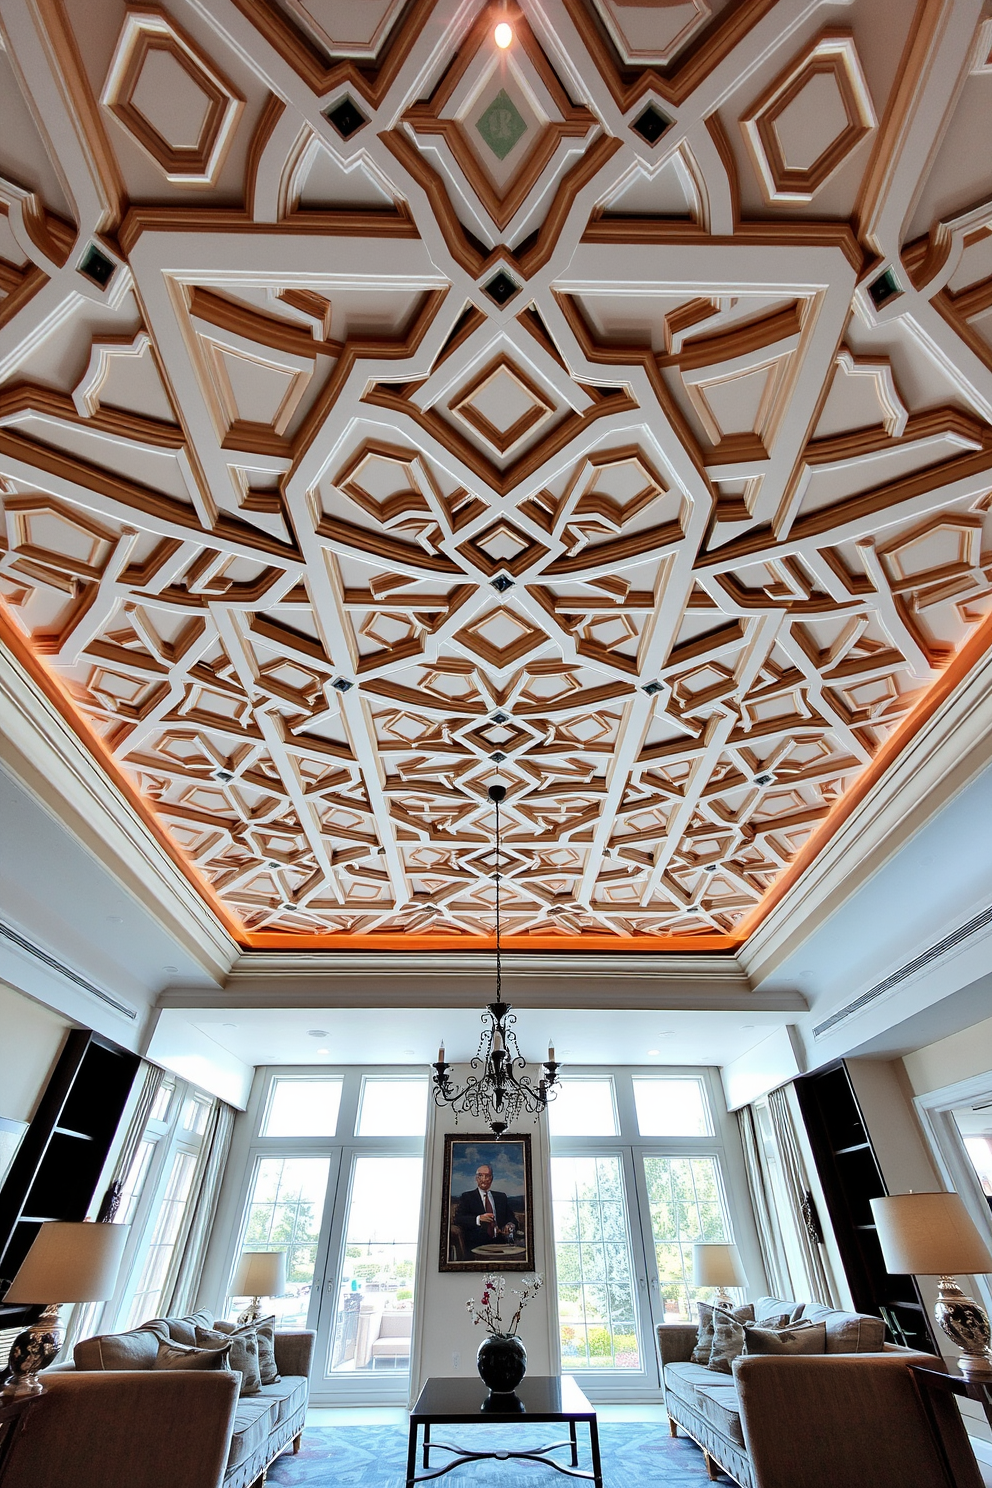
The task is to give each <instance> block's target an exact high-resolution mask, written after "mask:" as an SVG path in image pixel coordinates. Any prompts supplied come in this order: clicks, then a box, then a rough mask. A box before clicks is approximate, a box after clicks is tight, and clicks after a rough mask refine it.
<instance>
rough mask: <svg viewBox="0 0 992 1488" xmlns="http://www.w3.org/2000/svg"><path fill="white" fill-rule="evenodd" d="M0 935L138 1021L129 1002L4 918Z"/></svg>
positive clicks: (108, 1004) (84, 989) (109, 1005)
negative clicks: (114, 995) (79, 971)
mask: <svg viewBox="0 0 992 1488" xmlns="http://www.w3.org/2000/svg"><path fill="white" fill-rule="evenodd" d="M0 936H3V938H4V940H9V941H10V943H11V945H15V946H17V949H18V950H19V951H24V952H25V953H26V954H27V955H29V956H33V957H34V959H35V961H40V962H41V963H42V965H43V966H47V967H48V969H49V970H50V971H55V972H57V973H58V975H59V976H62V977H65V978H66V980H67V981H69V982H73V983H74V984H75V985H76V986H77V987H81V988H82V990H83V991H84V992H88V993H89V994H90V996H91V997H98V998H99V999H100V1001H101V1002H105V1003H106V1004H107V1006H108V1007H112V1008H113V1009H114V1012H115V1013H120V1014H121V1015H122V1016H123V1017H125V1018H130V1020H131V1022H132V1023H134V1022H136V1020H137V1017H138V1014H137V1011H136V1009H135V1008H133V1007H131V1006H130V1004H129V1003H126V1002H120V1001H119V1000H118V998H116V997H111V995H110V993H109V992H104V991H103V989H102V988H101V987H96V986H94V984H93V983H92V982H88V981H87V980H86V978H85V977H82V976H80V975H79V973H78V971H73V970H72V969H71V968H70V967H68V966H66V964H65V962H64V961H57V960H56V958H55V957H54V956H50V955H49V954H48V952H47V951H43V950H42V949H41V947H40V946H36V945H35V944H34V943H33V941H30V940H26V939H25V938H24V936H23V935H18V933H17V931H16V930H12V929H11V927H10V926H9V925H5V924H4V923H3V921H2V920H0Z"/></svg>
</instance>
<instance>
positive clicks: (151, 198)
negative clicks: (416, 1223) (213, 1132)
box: [0, 0, 992, 950]
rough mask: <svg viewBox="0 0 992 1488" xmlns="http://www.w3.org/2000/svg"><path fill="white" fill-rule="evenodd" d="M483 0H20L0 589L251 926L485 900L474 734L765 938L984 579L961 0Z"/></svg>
mask: <svg viewBox="0 0 992 1488" xmlns="http://www.w3.org/2000/svg"><path fill="white" fill-rule="evenodd" d="M497 9H498V11H499V14H497V13H496V10H494V8H493V7H492V6H489V5H482V4H475V5H469V6H464V5H463V6H461V7H459V6H457V5H456V4H454V3H446V0H444V3H442V0H438V3H432V0H408V3H405V4H404V3H400V0H366V3H364V4H362V5H361V6H356V5H354V4H353V3H345V0H210V4H209V5H203V4H200V3H195V0H174V3H170V4H168V5H167V6H165V7H164V8H151V7H148V8H143V7H140V6H127V5H123V4H118V3H116V0H115V3H113V4H110V3H108V4H103V5H101V6H99V7H97V12H96V15H95V16H94V12H93V8H92V7H91V6H89V5H87V4H85V3H83V0H64V3H60V4H56V0H38V3H37V4H36V5H34V6H32V7H27V6H24V5H22V4H20V3H19V0H0V23H2V28H3V47H4V50H3V52H2V53H0V73H2V74H3V77H2V79H0V88H2V89H3V90H4V91H5V96H6V97H7V99H8V102H7V104H6V105H5V107H6V108H7V109H8V112H9V115H10V117H9V119H8V120H7V123H6V125H5V127H4V129H3V131H2V133H0V212H2V215H0V379H2V381H0V506H2V511H3V522H2V525H0V624H2V634H3V636H4V637H6V640H7V643H8V644H9V645H10V646H12V647H14V648H15V649H16V650H17V652H18V654H19V655H21V656H23V657H24V659H25V660H26V662H27V663H28V664H29V665H30V666H31V667H32V669H33V671H34V673H35V675H36V677H37V678H38V679H39V681H40V682H41V684H42V685H43V686H44V687H45V688H46V689H47V690H48V691H49V693H50V694H51V695H53V696H57V697H58V700H59V703H60V706H62V707H63V709H64V710H65V711H66V712H67V714H68V715H69V716H71V718H72V719H73V721H74V722H75V724H76V726H77V727H78V729H79V731H80V733H81V735H82V736H83V738H84V739H86V740H88V741H89V742H90V743H91V746H92V747H93V749H94V750H95V751H96V752H97V754H98V756H99V757H100V758H101V759H102V760H103V761H104V762H105V764H106V766H107V769H108V771H109V772H110V774H111V775H112V776H113V778H114V779H115V780H116V781H117V782H118V783H119V784H121V785H122V787H123V788H124V789H126V790H127V791H128V792H130V793H131V796H132V799H133V800H134V801H135V803H136V804H137V805H138V807H139V808H140V810H141V811H142V812H143V813H144V814H145V815H146V818H147V819H148V821H149V822H150V823H151V824H152V825H153V829H154V830H155V831H156V832H157V833H159V835H160V836H161V837H162V838H163V839H164V840H166V841H167V842H168V844H169V847H170V850H171V851H172V852H173V854H174V855H176V856H177V857H178V859H179V860H180V861H181V862H182V863H183V865H184V866H185V867H186V869H187V871H188V872H189V874H190V876H191V878H192V879H193V880H194V881H195V882H196V883H197V885H198V886H199V887H200V888H201V890H202V891H203V893H204V894H205V895H207V897H208V898H209V899H210V900H211V902H212V903H213V904H214V905H215V906H216V907H217V908H218V910H219V912H220V913H221V914H223V915H224V917H225V918H226V920H227V923H228V924H229V925H230V926H231V927H232V929H233V931H234V933H235V934H236V935H237V936H238V937H239V938H240V939H241V940H242V941H243V942H244V943H245V944H250V945H256V946H280V945H285V946H293V945H296V946H309V945H327V946H348V945H354V946H364V945H370V944H377V945H383V946H403V945H406V946H409V945H410V943H411V941H410V937H416V938H417V941H416V943H417V944H418V945H425V944H435V945H441V944H452V945H457V944H459V943H461V944H463V945H464V946H465V947H466V948H471V947H473V946H475V947H478V946H481V945H486V944H488V943H490V942H491V935H492V928H493V918H494V917H493V906H494V897H495V884H494V881H493V871H494V857H493V851H492V845H491V844H492V833H493V826H494V823H493V819H492V815H491V808H490V805H489V803H488V800H487V796H486V792H487V787H488V786H489V784H490V783H492V782H493V781H494V780H495V779H497V778H498V779H499V780H501V781H502V783H503V784H504V785H505V786H506V788H507V799H506V804H505V807H504V811H503V825H504V834H505V836H504V841H505V855H506V856H505V864H504V876H503V882H502V884H501V890H502V907H503V913H504V924H505V927H506V931H507V940H508V944H511V945H517V946H519V947H525V946H542V945H553V946H557V947H561V948H568V947H582V946H588V947H590V948H605V947H610V948H615V949H624V948H629V949H646V948H650V949H657V950H664V949H666V948H675V947H678V948H685V947H693V946H697V947H699V948H703V947H706V948H714V947H720V946H727V947H730V946H733V945H736V944H738V943H739V942H740V940H741V939H742V938H743V937H744V936H745V935H746V934H747V933H748V932H749V930H750V929H751V928H752V927H753V926H754V925H755V924H756V923H758V921H759V919H760V917H761V916H762V914H763V913H765V912H766V909H767V906H768V905H769V903H771V902H772V899H773V898H774V896H775V895H776V894H777V893H780V892H781V890H782V886H783V885H784V884H786V883H788V882H789V881H790V876H792V877H794V876H795V875H796V874H797V873H798V872H799V871H800V869H801V868H802V866H803V864H804V863H806V862H807V861H808V860H809V857H810V854H811V853H813V852H815V850H816V848H817V845H818V844H819V843H821V842H822V841H823V840H825V837H826V834H828V833H829V831H830V830H831V823H832V822H834V821H836V820H837V817H838V813H839V812H841V811H842V810H844V809H845V802H847V803H848V804H849V803H850V801H851V799H852V795H851V793H852V792H854V793H857V792H859V791H863V790H864V789H865V787H866V783H867V782H869V781H873V780H875V779H877V778H879V776H880V774H882V773H883V772H884V769H885V767H886V766H887V764H888V763H889V762H890V761H891V759H892V758H894V757H895V754H896V752H897V750H898V747H899V745H900V741H901V740H903V739H905V738H906V737H907V736H908V733H909V732H910V731H911V730H912V729H913V728H914V727H915V726H917V724H918V722H919V720H920V718H921V717H922V716H923V714H924V712H925V710H926V708H927V704H928V699H932V698H933V696H934V694H933V689H934V687H935V685H936V684H938V682H939V680H940V679H941V678H942V677H943V676H945V674H946V673H947V669H948V668H949V667H951V668H952V669H953V668H955V667H957V668H958V669H960V668H961V667H962V666H964V665H965V664H966V662H967V659H968V657H969V655H970V653H969V652H968V651H965V652H962V647H964V646H965V645H966V643H967V642H968V641H969V640H970V639H972V638H977V639H975V640H973V643H972V649H974V646H975V645H976V644H977V645H981V644H984V635H985V631H986V630H987V629H988V628H989V627H988V625H985V626H984V629H983V624H984V622H986V618H987V616H988V615H989V612H990V609H992V178H990V175H989V167H988V152H987V151H986V150H985V149H984V148H982V149H976V148H975V143H976V140H978V139H984V138H985V137H986V135H987V120H988V110H989V104H990V99H992V60H990V54H989V53H990V44H992V35H990V27H989V23H988V21H987V20H983V17H982V7H981V5H980V4H978V3H973V0H956V3H955V4H954V5H953V6H951V5H948V4H940V3H937V0H934V3H933V4H930V5H925V6H923V7H922V8H921V7H918V6H917V5H916V4H915V0H892V3H891V4H889V5H887V6H886V7H885V27H884V34H880V32H879V27H878V10H877V5H876V3H875V0H852V3H848V4H846V5H837V4H832V5H830V6H826V5H818V4H816V3H811V4H800V3H793V0H778V3H771V0H739V3H733V0H722V3H721V0H710V3H708V4H704V3H702V0H693V3H691V4H674V5H673V4H659V5H644V4H643V3H641V4H620V3H614V0H547V3H545V4H543V5H540V6H538V5H536V4H535V5H531V4H528V3H523V4H522V5H521V7H520V9H519V10H515V9H514V10H512V12H511V14H510V19H511V21H512V25H513V30H514V40H513V44H512V46H511V47H510V48H509V49H508V50H506V51H500V50H499V49H498V48H497V47H496V46H495V45H494V42H493V37H492V31H493V25H494V21H495V20H496V19H499V18H501V16H502V15H503V7H502V6H500V7H497ZM838 17H839V18H840V21H842V23H843V24H840V22H839V20H838ZM983 119H984V121H985V123H984V125H983V124H982V122H981V121H982V120H983Z"/></svg>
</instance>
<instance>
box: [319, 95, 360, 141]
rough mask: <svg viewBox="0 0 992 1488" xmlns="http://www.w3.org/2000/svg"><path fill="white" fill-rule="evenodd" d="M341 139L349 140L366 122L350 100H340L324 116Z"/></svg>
mask: <svg viewBox="0 0 992 1488" xmlns="http://www.w3.org/2000/svg"><path fill="white" fill-rule="evenodd" d="M324 118H325V119H327V120H328V121H329V122H330V123H331V124H333V125H334V128H335V129H336V130H337V132H338V134H339V135H340V136H341V138H342V139H350V137H351V136H352V135H353V134H354V133H355V131H356V130H358V129H361V127H362V125H363V124H367V123H368V120H367V119H366V117H365V115H364V114H363V113H362V112H361V111H360V110H359V109H357V108H356V107H355V105H354V104H353V103H352V101H351V99H350V98H340V99H338V102H337V103H336V104H335V105H334V107H333V108H329V109H328V110H327V111H326V113H325V114H324Z"/></svg>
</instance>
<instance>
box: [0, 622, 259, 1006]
mask: <svg viewBox="0 0 992 1488" xmlns="http://www.w3.org/2000/svg"><path fill="white" fill-rule="evenodd" d="M0 713H2V715H3V727H2V728H0V760H2V761H3V764H4V766H5V767H6V768H7V769H8V770H9V771H10V773H11V775H13V776H14V777H15V779H17V780H18V781H19V782H20V783H21V785H23V786H24V788H25V789H26V790H28V791H29V792H30V793H31V795H32V796H34V798H35V799H36V800H37V801H38V802H39V803H40V804H41V805H42V806H43V807H44V809H45V810H46V811H47V812H48V813H49V815H50V816H52V817H54V818H55V820H56V821H58V822H60V823H61V825H62V826H64V827H66V828H67V829H68V830H69V831H71V832H72V833H73V835H74V836H75V837H76V838H77V839H78V841H79V842H81V843H82V844H83V846H84V847H86V848H87V849H88V850H89V852H91V853H92V854H93V856H94V857H95V858H96V859H97V860H98V861H99V862H100V863H102V864H103V866H104V867H105V868H106V869H107V871H108V872H110V873H111V874H112V875H113V877H114V878H115V879H116V880H117V881H118V882H119V883H120V885H121V886H122V887H123V888H124V889H126V890H127V892H128V893H129V894H131V895H132V896H133V897H134V898H135V899H136V900H137V901H138V903H139V904H141V906H142V908H143V909H145V910H146V911H147V912H148V913H149V914H151V915H152V916H153V917H154V918H155V919H156V920H157V921H158V923H159V924H160V925H161V926H162V927H163V929H164V930H166V932H167V933H169V934H171V935H173V936H174V937H175V939H176V940H177V941H178V942H179V943H180V944H181V945H182V947H183V949H184V950H185V951H187V952H188V953H189V954H190V955H191V956H193V957H194V959H195V960H196V961H197V962H198V963H199V964H200V965H201V966H202V967H203V969H204V971H205V972H206V973H207V974H208V975H210V976H212V977H214V978H215V979H216V980H218V981H222V980H223V978H224V976H225V975H226V973H227V971H228V969H229V968H230V966H231V965H232V964H233V962H234V961H235V959H236V957H237V955H238V946H237V945H236V944H235V942H234V941H233V940H232V939H231V938H230V936H229V935H228V934H227V932H226V931H225V930H224V928H223V926H222V925H221V924H220V922H219V920H218V919H217V917H216V915H215V914H214V913H213V911H212V910H211V909H210V907H209V905H207V903H206V902H205V901H204V899H203V898H202V897H201V896H200V895H199V894H198V893H197V892H196V891H195V889H194V888H193V886H192V884H191V883H190V881H189V879H188V878H187V877H186V875H185V874H184V873H182V872H181V871H180V869H179V868H178V867H177V866H176V864H175V863H174V862H173V860H172V858H170V856H169V854H168V853H167V852H166V851H165V850H164V848H162V847H160V846H159V844H158V843H157V842H156V840H155V838H154V837H153V836H152V835H151V833H150V832H149V830H148V827H147V826H146V824H145V822H144V821H143V820H142V818H141V817H140V816H139V814H138V813H137V812H136V811H135V809H134V807H133V806H132V805H131V803H130V802H129V801H128V800H127V799H126V798H125V796H123V795H122V794H121V792H120V791H118V790H117V789H116V787H115V786H114V784H113V782H112V780H111V779H110V778H109V776H108V775H107V774H106V773H105V772H104V771H103V770H102V769H101V768H100V766H99V765H98V764H97V762H96V760H95V759H94V758H93V755H92V754H91V753H90V751H89V750H88V749H87V748H86V746H85V745H84V744H83V743H82V741H81V740H80V738H79V736H78V735H77V734H76V733H75V732H74V731H73V730H72V729H71V728H69V727H68V725H67V724H66V722H65V720H64V719H63V718H62V716H61V714H60V713H59V712H58V711H57V710H56V709H55V708H54V707H53V706H52V704H51V703H50V702H49V701H48V699H47V698H46V697H45V695H44V694H43V693H42V691H41V689H40V688H39V687H38V686H37V684H36V683H35V682H34V681H33V679H32V678H31V677H29V676H28V674H27V672H26V671H25V670H24V668H23V667H22V666H21V664H20V662H19V661H18V660H17V658H16V657H14V656H13V655H12V654H11V653H10V652H9V651H8V650H7V649H6V647H5V646H4V645H3V644H2V643H0Z"/></svg>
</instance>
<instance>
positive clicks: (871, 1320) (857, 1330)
mask: <svg viewBox="0 0 992 1488" xmlns="http://www.w3.org/2000/svg"><path fill="white" fill-rule="evenodd" d="M803 1319H804V1321H805V1320H807V1319H808V1320H809V1321H810V1322H811V1323H824V1324H825V1325H826V1330H827V1347H826V1353H828V1354H877V1353H879V1352H880V1350H881V1348H882V1345H883V1343H884V1342H885V1324H884V1323H883V1322H882V1319H881V1318H880V1317H870V1316H869V1315H868V1314H867V1313H863V1312H839V1311H838V1310H837V1309H836V1308H835V1307H824V1305H823V1303H822V1302H807V1304H806V1307H805V1310H804V1312H803Z"/></svg>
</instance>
